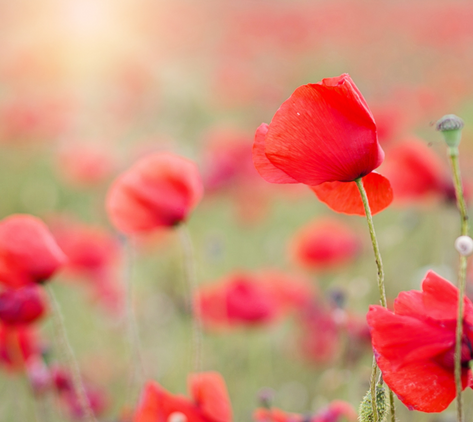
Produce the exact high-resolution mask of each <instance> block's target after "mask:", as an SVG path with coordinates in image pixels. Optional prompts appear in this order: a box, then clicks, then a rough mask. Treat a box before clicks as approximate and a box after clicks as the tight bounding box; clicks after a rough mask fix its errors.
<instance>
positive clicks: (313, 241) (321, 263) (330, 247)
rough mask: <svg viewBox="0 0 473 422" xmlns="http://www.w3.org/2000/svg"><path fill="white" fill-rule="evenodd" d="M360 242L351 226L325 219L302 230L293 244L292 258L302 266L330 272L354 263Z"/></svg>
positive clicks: (293, 240)
mask: <svg viewBox="0 0 473 422" xmlns="http://www.w3.org/2000/svg"><path fill="white" fill-rule="evenodd" d="M360 250H361V242H360V240H359V238H358V236H357V234H356V232H354V231H353V229H351V228H350V227H349V226H347V225H345V224H344V223H343V222H341V221H339V220H336V219H333V218H323V219H319V220H317V221H314V222H312V223H310V224H308V225H306V226H304V227H302V228H301V229H300V230H299V231H298V232H297V233H296V234H295V236H294V238H293V239H292V242H291V254H292V255H293V257H294V259H295V261H296V262H298V263H299V264H300V265H302V266H304V267H306V268H310V269H314V270H330V269H334V268H339V267H340V266H342V265H344V264H347V263H349V262H351V261H353V259H354V258H356V256H357V255H358V254H359V252H360Z"/></svg>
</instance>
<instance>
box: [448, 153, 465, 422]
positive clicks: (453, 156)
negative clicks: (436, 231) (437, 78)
mask: <svg viewBox="0 0 473 422" xmlns="http://www.w3.org/2000/svg"><path fill="white" fill-rule="evenodd" d="M449 157H450V164H451V166H452V173H453V184H454V185H455V195H456V197H457V206H458V210H459V211H460V218H461V230H460V232H461V235H462V236H467V235H468V229H469V227H468V226H469V224H468V214H467V211H466V205H465V198H464V196H463V187H462V183H461V175H460V166H459V163H458V148H449ZM466 267H467V260H466V256H464V255H462V254H460V264H459V268H458V315H457V328H456V338H455V384H456V390H457V420H458V422H463V401H462V390H463V389H462V379H461V375H462V368H461V348H462V337H463V307H464V303H463V301H464V299H463V298H464V296H465V280H466Z"/></svg>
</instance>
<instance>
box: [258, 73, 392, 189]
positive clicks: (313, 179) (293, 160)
mask: <svg viewBox="0 0 473 422" xmlns="http://www.w3.org/2000/svg"><path fill="white" fill-rule="evenodd" d="M265 143H266V149H265V152H266V156H267V158H268V159H269V161H271V163H272V164H274V165H275V166H276V167H278V168H279V169H281V170H282V171H284V172H285V173H287V174H288V175H289V176H291V177H292V178H294V179H295V180H298V181H299V182H300V183H305V184H307V185H311V186H316V185H319V184H321V183H325V182H333V181H340V182H350V181H353V180H355V179H357V178H358V177H363V176H366V175H367V174H369V173H370V172H371V171H373V170H374V169H375V168H377V167H378V166H379V165H380V164H381V162H382V161H383V158H384V152H383V150H382V149H381V147H380V145H379V143H378V140H377V135H376V125H375V122H374V119H373V116H372V114H371V112H370V111H369V109H368V106H367V105H366V102H365V100H364V99H363V97H362V96H361V94H360V92H359V91H358V89H357V88H356V86H355V84H354V83H353V81H352V80H351V78H350V77H349V76H348V75H346V74H345V75H342V76H340V77H339V78H331V79H325V80H323V81H322V82H321V83H318V84H310V85H303V86H301V87H299V88H298V89H296V91H295V92H294V93H293V94H292V95H291V97H290V98H289V99H288V100H286V101H285V102H284V103H283V104H282V105H281V107H280V108H279V110H278V111H277V112H276V114H275V115H274V117H273V120H272V121H271V124H270V125H269V130H268V134H267V136H266V140H265Z"/></svg>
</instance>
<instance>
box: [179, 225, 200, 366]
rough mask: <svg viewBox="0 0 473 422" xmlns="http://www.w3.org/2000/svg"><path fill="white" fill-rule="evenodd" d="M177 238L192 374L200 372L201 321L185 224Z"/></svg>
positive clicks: (193, 259) (194, 271)
mask: <svg viewBox="0 0 473 422" xmlns="http://www.w3.org/2000/svg"><path fill="white" fill-rule="evenodd" d="M178 232H179V238H180V241H181V245H182V254H183V260H184V270H185V275H186V282H187V289H188V292H189V302H190V303H189V307H190V310H191V314H192V315H191V317H192V356H193V364H192V368H193V371H194V372H200V371H201V370H202V319H201V315H200V308H199V302H198V301H197V300H196V294H197V276H196V269H195V257H194V249H193V247H192V241H191V238H190V235H189V231H188V229H187V226H186V225H185V224H181V225H180V226H179V228H178Z"/></svg>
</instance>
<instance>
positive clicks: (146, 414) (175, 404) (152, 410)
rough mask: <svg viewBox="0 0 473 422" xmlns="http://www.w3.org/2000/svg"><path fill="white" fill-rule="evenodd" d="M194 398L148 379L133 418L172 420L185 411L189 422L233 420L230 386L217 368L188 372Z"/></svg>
mask: <svg viewBox="0 0 473 422" xmlns="http://www.w3.org/2000/svg"><path fill="white" fill-rule="evenodd" d="M188 382H189V392H190V394H191V398H190V399H189V398H187V397H184V396H182V395H173V394H171V393H169V392H168V391H166V390H165V389H164V388H163V387H161V386H160V385H159V384H158V383H156V382H152V381H150V382H148V383H147V384H146V386H145V389H144V391H143V393H142V396H141V400H140V403H139V405H138V409H137V411H136V413H135V417H134V419H133V422H155V421H169V420H172V419H170V418H172V417H173V416H177V415H183V417H184V418H185V419H184V420H186V421H187V422H231V421H232V410H231V404H230V399H229V397H228V392H227V387H226V386H225V381H224V379H223V378H222V376H221V375H220V374H219V373H217V372H202V373H198V374H192V375H190V376H189V379H188Z"/></svg>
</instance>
